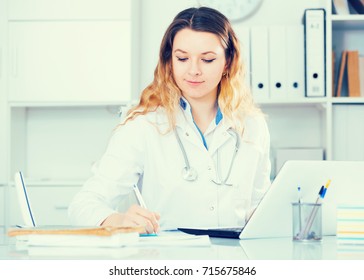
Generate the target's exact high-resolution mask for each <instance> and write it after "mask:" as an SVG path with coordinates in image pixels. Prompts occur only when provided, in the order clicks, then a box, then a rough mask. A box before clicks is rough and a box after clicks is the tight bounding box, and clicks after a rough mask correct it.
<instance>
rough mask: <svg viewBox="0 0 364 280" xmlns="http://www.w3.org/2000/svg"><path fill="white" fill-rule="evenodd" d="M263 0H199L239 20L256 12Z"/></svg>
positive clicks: (202, 3)
mask: <svg viewBox="0 0 364 280" xmlns="http://www.w3.org/2000/svg"><path fill="white" fill-rule="evenodd" d="M262 2H263V0H198V3H199V4H200V5H201V6H206V7H210V8H214V9H216V10H218V11H220V12H221V13H223V14H224V15H225V16H226V17H227V18H228V19H229V20H231V21H239V20H242V19H245V18H247V17H249V16H251V15H252V14H253V13H254V12H256V11H257V10H258V8H259V6H260V5H261V3H262Z"/></svg>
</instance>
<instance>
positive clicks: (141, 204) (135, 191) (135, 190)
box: [133, 184, 147, 209]
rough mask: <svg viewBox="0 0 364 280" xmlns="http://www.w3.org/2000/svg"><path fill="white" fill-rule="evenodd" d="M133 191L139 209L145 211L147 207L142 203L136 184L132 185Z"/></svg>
mask: <svg viewBox="0 0 364 280" xmlns="http://www.w3.org/2000/svg"><path fill="white" fill-rule="evenodd" d="M133 189H134V193H135V196H136V198H137V200H138V203H139V205H140V206H141V207H143V208H145V209H147V205H145V202H144V199H143V197H142V194H141V193H140V191H139V188H138V186H137V185H136V184H134V187H133Z"/></svg>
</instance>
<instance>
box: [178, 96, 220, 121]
mask: <svg viewBox="0 0 364 280" xmlns="http://www.w3.org/2000/svg"><path fill="white" fill-rule="evenodd" d="M179 105H180V106H181V108H182V109H183V111H186V109H187V108H188V107H189V108H191V107H190V106H189V104H188V101H187V100H186V99H185V98H183V97H181V98H180V99H179ZM190 111H191V109H190ZM222 118H223V115H222V112H221V110H220V107H217V112H216V117H215V124H216V125H218V124H219V123H220V121H221V120H222Z"/></svg>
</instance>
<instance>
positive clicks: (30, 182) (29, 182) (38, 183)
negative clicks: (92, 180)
mask: <svg viewBox="0 0 364 280" xmlns="http://www.w3.org/2000/svg"><path fill="white" fill-rule="evenodd" d="M85 181H86V179H85V180H83V181H82V180H81V181H80V180H59V181H58V180H35V179H29V178H28V179H27V178H24V182H25V184H26V186H27V187H44V186H46V187H79V186H82V185H83V184H84V183H85ZM9 185H10V186H11V187H13V186H14V185H15V184H14V182H9Z"/></svg>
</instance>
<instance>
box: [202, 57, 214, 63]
mask: <svg viewBox="0 0 364 280" xmlns="http://www.w3.org/2000/svg"><path fill="white" fill-rule="evenodd" d="M215 59H216V58H213V59H202V61H203V62H206V63H211V62H213V61H214V60H215Z"/></svg>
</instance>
